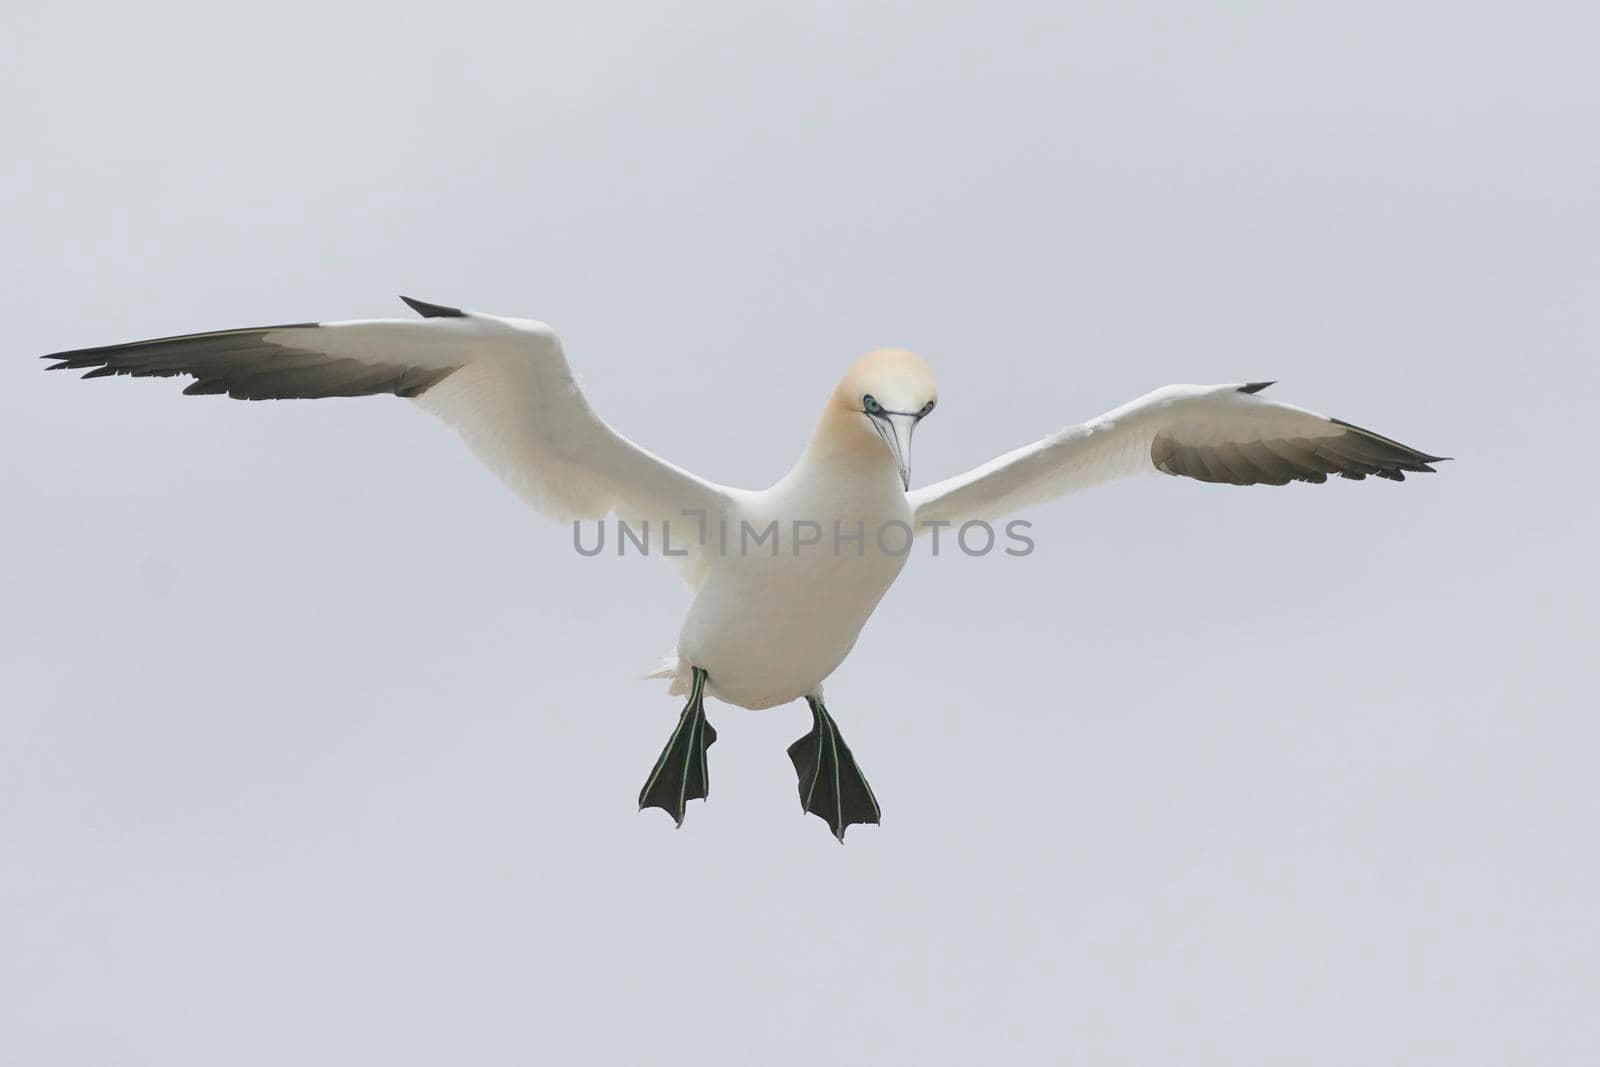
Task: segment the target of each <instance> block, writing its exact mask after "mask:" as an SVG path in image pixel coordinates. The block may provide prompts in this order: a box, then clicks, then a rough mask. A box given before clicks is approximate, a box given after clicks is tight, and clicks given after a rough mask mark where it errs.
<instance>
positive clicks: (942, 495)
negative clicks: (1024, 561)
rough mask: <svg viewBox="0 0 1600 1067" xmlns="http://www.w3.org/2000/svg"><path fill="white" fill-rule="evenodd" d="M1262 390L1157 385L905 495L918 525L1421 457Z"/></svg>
mask: <svg viewBox="0 0 1600 1067" xmlns="http://www.w3.org/2000/svg"><path fill="white" fill-rule="evenodd" d="M1271 384H1272V383H1271V382H1254V383H1250V384H1246V385H1169V386H1167V387H1165V388H1163V389H1157V390H1156V391H1155V392H1153V393H1147V394H1146V395H1144V396H1142V397H1140V398H1139V399H1137V400H1135V401H1133V402H1131V403H1128V404H1124V405H1123V406H1122V407H1119V408H1117V409H1115V410H1114V411H1108V412H1106V413H1105V414H1104V415H1101V416H1100V417H1099V418H1097V419H1093V420H1091V421H1089V422H1086V423H1083V424H1082V425H1079V426H1071V427H1068V428H1067V429H1065V430H1062V431H1061V432H1059V433H1056V434H1053V435H1051V436H1050V437H1046V438H1045V439H1044V440H1042V441H1036V442H1035V443H1033V444H1031V445H1027V446H1025V447H1023V448H1019V449H1017V450H1016V451H1014V452H1008V453H1006V454H1005V455H1003V456H1001V457H1000V458H998V459H995V460H993V461H991V462H989V463H985V464H984V465H983V466H981V467H977V468H975V469H973V470H970V471H968V472H966V473H965V474H959V475H956V476H955V477H954V478H947V479H945V480H944V481H942V482H937V483H935V484H933V485H930V486H928V487H927V488H924V489H918V490H916V491H914V492H913V493H911V496H910V499H911V506H912V508H913V510H914V512H915V514H916V520H917V524H918V528H919V529H926V528H927V527H926V526H924V525H923V524H925V523H931V522H965V521H968V520H972V519H995V518H999V517H1001V516H1004V515H1006V514H1009V513H1011V512H1013V511H1016V510H1017V509H1019V508H1024V507H1027V506H1028V505H1030V504H1037V503H1041V502H1042V501H1045V500H1053V499H1055V498H1056V497H1061V496H1066V495H1067V494H1069V493H1075V492H1077V491H1078V490H1080V489H1086V488H1088V487H1090V486H1092V485H1099V484H1101V483H1103V482H1109V481H1112V480H1114V479H1117V478H1123V477H1127V476H1128V475H1132V474H1138V473H1140V472H1143V471H1161V472H1163V473H1165V474H1173V475H1182V476H1184V477H1186V478H1195V479H1198V480H1199V481H1202V482H1228V483H1230V484H1232V485H1285V484H1287V483H1289V482H1291V481H1300V482H1325V481H1327V480H1328V475H1330V474H1337V475H1339V476H1340V477H1343V478H1352V479H1360V478H1365V477H1366V476H1367V475H1369V474H1374V475H1377V476H1378V477H1380V478H1388V479H1390V480H1392V481H1397V482H1398V481H1402V480H1404V478H1405V473H1404V472H1406V471H1421V472H1426V473H1430V474H1431V473H1433V467H1431V466H1430V464H1432V463H1438V462H1440V461H1442V460H1443V459H1444V458H1445V457H1442V456H1430V455H1426V454H1424V453H1422V452H1419V451H1417V450H1416V449H1414V448H1409V447H1407V446H1405V445H1402V444H1400V443H1399V442H1398V441H1393V440H1391V439H1389V438H1387V437H1383V436H1381V435H1379V434H1375V433H1373V432H1372V431H1371V430H1363V429H1362V428H1361V427H1359V426H1352V425H1351V424H1350V423H1348V422H1341V421H1340V420H1338V419H1330V418H1328V417H1327V416H1326V415H1318V414H1317V413H1316V412H1313V411H1307V410H1305V409H1304V408H1297V407H1293V406H1291V405H1289V404H1279V403H1275V402H1273V401H1270V400H1265V399H1263V398H1262V397H1260V396H1257V395H1256V394H1257V393H1259V392H1260V391H1261V390H1263V389H1265V388H1266V387H1267V386H1268V385H1271Z"/></svg>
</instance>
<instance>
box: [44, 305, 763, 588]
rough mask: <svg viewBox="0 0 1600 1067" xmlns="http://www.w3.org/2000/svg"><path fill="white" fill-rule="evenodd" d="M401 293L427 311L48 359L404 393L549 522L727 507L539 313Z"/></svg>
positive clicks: (98, 369)
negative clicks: (522, 315) (578, 363)
mask: <svg viewBox="0 0 1600 1067" xmlns="http://www.w3.org/2000/svg"><path fill="white" fill-rule="evenodd" d="M407 303H409V304H410V305H411V306H412V307H413V308H414V309H415V310H417V311H418V312H419V313H421V314H422V315H423V316H425V317H424V318H423V319H422V320H421V321H416V320H411V319H370V320H360V321H351V322H326V323H300V324H296V325H290V326H267V327H259V328H254V329H243V330H223V331H220V332H216V333H201V334H189V335H186V336H182V337H163V338H159V339H157V340H153V341H139V342H135V343H133V344H124V345H112V346H109V347H105V348H86V349H81V350H78V351H73V352H58V353H56V354H54V355H52V356H46V357H45V358H46V359H50V360H54V361H55V362H54V363H53V364H52V367H51V369H53V370H54V369H77V370H87V371H88V373H87V374H85V375H84V377H85V378H98V377H103V376H107V375H114V374H130V375H134V376H136V377H142V376H161V377H169V376H174V375H189V376H192V377H193V378H194V379H195V381H194V382H193V383H191V384H190V385H189V386H188V388H186V389H185V390H184V392H185V393H191V394H192V393H226V394H227V395H228V396H232V397H237V398H240V399H245V400H268V399H291V398H318V397H338V396H367V395H372V394H378V393H392V394H395V395H397V396H402V397H409V398H412V399H414V400H415V401H416V402H417V403H418V404H420V405H421V406H422V407H423V408H425V409H427V410H428V411H431V412H432V413H434V414H435V415H438V416H439V417H440V418H442V419H444V421H446V422H447V423H449V424H450V425H451V426H453V427H454V428H455V429H456V430H457V432H459V433H460V434H461V436H462V437H463V438H464V439H465V440H466V442H467V444H468V445H470V446H471V447H472V449H473V450H474V451H475V452H476V453H477V454H478V456H479V458H481V459H482V460H483V461H484V462H485V463H486V464H488V466H489V467H490V468H491V469H492V470H494V471H495V473H497V474H498V475H499V476H500V477H501V478H502V479H503V480H504V481H505V482H506V483H507V484H508V485H510V486H511V488H513V489H515V490H516V491H517V492H518V493H519V494H521V495H522V496H523V497H524V498H525V499H526V500H527V501H528V502H529V503H530V504H532V505H533V506H534V507H535V508H536V509H538V510H539V511H541V512H543V513H544V514H546V515H549V516H550V517H552V518H555V519H559V520H570V519H580V518H582V519H595V518H600V517H602V516H605V515H607V514H616V515H618V516H621V517H623V518H626V519H628V520H630V521H635V522H638V521H642V520H646V519H649V520H652V522H651V527H652V528H653V529H657V530H659V529H660V526H659V523H660V521H661V520H670V521H672V522H673V523H674V524H675V525H677V526H680V528H685V529H695V528H697V523H696V522H695V521H694V520H693V519H686V518H685V517H684V516H683V512H684V511H686V510H687V511H692V512H702V513H707V514H710V515H712V516H715V515H716V514H718V513H719V512H721V511H722V510H724V509H725V507H726V506H727V505H728V504H729V502H730V500H731V498H732V494H734V493H735V492H736V490H731V489H728V488H726V487H724V486H720V485H716V484H714V483H712V482H708V481H706V480H704V479H702V478H699V477H697V476H695V475H693V474H691V473H689V472H688V471H686V470H683V469H682V468H680V467H677V466H674V465H673V464H671V463H668V462H666V461H665V460H663V459H660V458H659V457H657V456H655V455H653V454H652V453H650V452H647V451H646V450H645V449H643V448H640V447H639V446H638V445H636V444H634V443H633V442H632V441H629V440H628V439H627V438H626V437H623V436H622V435H621V434H619V433H617V432H616V431H615V430H613V429H612V428H611V427H610V426H608V425H607V424H606V423H605V421H604V420H602V419H601V418H600V417H599V416H598V415H597V414H595V412H594V410H593V409H592V408H590V406H589V402H588V400H587V399H585V397H584V395H583V392H582V391H581V390H580V389H579V387H578V383H577V381H576V379H575V378H574V377H573V374H572V369H571V367H570V366H568V364H567V359H566V355H565V354H564V353H563V352H562V349H561V342H560V340H559V339H558V338H557V337H556V335H555V333H554V332H553V331H551V329H550V328H549V327H547V326H545V325H544V324H543V323H537V322H530V321H526V320H520V319H502V318H497V317H495V316H492V315H481V314H477V313H469V312H463V311H460V310H458V309H455V308H445V307H440V306H438V305H434V304H425V303H422V302H421V301H412V300H409V299H408V300H407ZM673 537H674V541H675V542H676V541H678V539H679V535H678V534H677V532H676V531H674V535H673ZM692 580H693V577H692V576H691V581H692Z"/></svg>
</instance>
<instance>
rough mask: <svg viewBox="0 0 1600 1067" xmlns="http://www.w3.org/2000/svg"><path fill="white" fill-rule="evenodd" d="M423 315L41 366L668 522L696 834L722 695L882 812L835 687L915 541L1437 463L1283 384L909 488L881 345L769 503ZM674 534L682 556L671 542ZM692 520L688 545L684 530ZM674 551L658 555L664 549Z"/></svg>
mask: <svg viewBox="0 0 1600 1067" xmlns="http://www.w3.org/2000/svg"><path fill="white" fill-rule="evenodd" d="M402 299H404V300H405V301H406V303H407V304H409V305H410V306H411V308H412V309H413V310H415V311H417V312H418V313H419V314H420V315H422V316H423V318H422V320H421V321H416V320H411V319H404V320H401V319H374V320H361V321H349V322H327V323H302V324H297V325H290V326H267V327H258V328H253V329H240V330H224V331H221V332H216V333H200V334H190V335H186V336H181V337H165V338H160V339H157V340H153V341H139V342H135V343H132V344H123V345H112V346H109V347H105V348H88V349H81V350H78V351H72V352H59V353H56V354H55V355H53V356H47V357H45V358H47V359H51V360H54V361H55V362H54V363H53V365H52V367H51V368H50V369H52V370H54V369H59V368H73V369H87V370H88V373H86V374H85V375H84V377H86V378H96V377H102V376H106V375H115V374H131V375H134V376H140V377H142V376H150V375H157V376H171V375H189V376H192V377H193V378H194V379H195V381H194V382H193V384H191V385H189V387H188V388H186V389H185V390H184V392H185V393H226V394H227V395H229V396H233V397H238V398H241V399H246V400H266V399H288V398H313V397H330V396H364V395H369V394H377V393H393V394H396V395H398V396H403V397H409V398H412V399H414V400H415V401H416V402H417V403H418V404H420V405H421V406H422V407H423V408H425V409H426V410H428V411H430V412H432V413H434V414H435V415H437V416H439V417H440V418H442V419H444V420H445V421H446V422H447V423H449V424H450V425H451V426H453V427H454V428H455V429H456V430H457V431H458V432H459V433H460V434H461V436H462V437H463V438H464V439H465V440H466V442H467V444H468V445H469V446H471V447H472V448H473V450H474V451H476V452H477V454H478V455H479V457H480V458H482V460H483V461H484V462H485V463H487V464H488V465H489V466H490V467H491V468H492V469H493V470H494V471H495V472H496V473H498V474H499V475H500V477H501V478H502V479H504V480H505V482H506V483H507V484H508V485H510V486H511V487H512V488H513V489H515V490H516V491H517V492H518V493H520V494H521V495H522V496H523V497H524V498H525V499H526V500H527V501H528V503H530V504H531V505H533V507H535V508H536V509H538V510H539V511H541V512H543V513H545V514H547V515H549V516H551V517H553V518H556V519H560V520H563V521H573V520H578V519H601V518H604V517H605V516H607V515H614V516H617V517H618V519H619V520H624V521H626V522H627V523H628V524H629V526H630V528H632V529H634V530H646V531H647V530H648V529H649V528H654V529H656V530H658V531H661V532H662V533H663V534H664V535H666V537H667V541H668V544H667V545H666V548H667V549H668V550H669V551H671V552H673V553H678V552H684V553H686V555H685V556H684V559H683V562H684V564H685V567H684V571H685V574H686V576H687V577H688V580H689V583H690V585H691V587H692V588H693V590H694V600H693V602H692V603H691V604H690V606H689V613H688V616H687V617H686V618H685V619H684V622H683V627H682V629H681V631H680V632H679V634H678V641H677V646H676V648H675V650H674V653H673V654H672V655H671V656H669V657H668V661H667V663H666V665H665V666H664V667H663V668H662V669H661V670H659V671H657V672H656V673H655V674H654V675H652V676H653V677H668V678H670V679H671V680H672V692H674V693H680V694H684V695H686V696H687V697H688V702H687V704H686V705H685V707H684V709H683V711H682V713H681V714H680V716H679V718H678V723H677V726H676V728H675V729H674V730H673V732H672V736H671V737H670V738H669V740H668V741H667V744H666V747H665V748H664V749H663V750H662V752H661V755H660V756H659V757H658V758H657V760H656V763H655V765H654V767H653V768H652V769H651V772H650V775H649V777H648V779H647V780H646V782H645V785H644V788H643V789H642V790H641V791H640V794H639V807H640V808H641V810H642V809H644V808H647V807H659V808H662V809H664V810H665V811H667V812H668V813H669V814H670V815H671V816H672V817H673V819H674V820H675V821H676V822H677V823H678V825H680V826H681V825H682V823H683V816H684V807H685V805H686V803H687V801H689V800H691V799H703V798H705V796H706V795H707V791H708V786H709V778H708V774H707V767H706V748H707V747H708V746H709V745H710V744H711V743H712V742H713V741H714V740H715V739H716V732H715V731H714V730H713V729H712V727H711V724H710V723H708V722H707V721H706V718H705V706H704V700H705V697H706V696H707V695H708V694H709V695H711V696H714V697H716V698H718V699H720V700H722V701H724V702H726V703H729V704H734V705H737V706H739V707H742V708H749V709H762V708H770V707H774V706H776V705H779V704H784V703H787V702H789V701H792V700H798V699H801V698H804V699H805V700H806V701H807V702H808V704H809V705H810V707H811V714H812V728H811V731H810V732H809V733H807V734H806V736H804V737H802V738H801V739H800V740H798V741H796V742H795V743H794V744H793V745H791V746H790V747H789V756H790V758H791V759H792V760H793V762H794V765H795V771H796V773H797V775H798V777H799V792H800V800H801V806H802V808H803V810H805V811H807V812H810V813H813V814H816V815H818V816H820V817H822V818H823V819H824V820H826V822H827V823H828V826H829V828H830V829H831V830H832V831H833V833H834V835H835V836H836V837H837V838H838V839H839V840H840V841H843V840H844V834H845V830H846V828H847V827H849V826H850V825H852V824H856V823H876V822H878V820H879V814H880V813H879V808H878V802H877V800H876V798H875V797H874V796H873V794H872V789H871V787H870V786H868V785H867V781H866V778H865V777H864V776H863V775H862V773H861V770H860V768H859V766H858V765H857V763H856V760H855V758H854V756H853V755H852V753H851V751H850V749H849V747H848V746H847V745H846V744H845V742H844V738H843V737H842V736H841V735H840V733H839V729H838V726H837V725H836V724H835V722H834V720H833V717H832V715H830V714H829V712H828V709H827V707H826V706H825V705H824V703H823V698H822V686H823V682H824V680H825V679H827V677H828V676H829V675H830V674H832V673H833V671H834V669H835V668H837V667H838V666H839V664H840V663H842V662H843V661H844V658H845V657H846V656H847V655H849V653H850V650H851V648H852V647H853V646H854V645H855V642H856V638H857V637H858V636H859V634H860V633H861V628H862V627H863V626H864V625H865V624H866V621H867V619H868V618H869V617H870V616H871V615H872V612H873V609H874V608H875V607H877V604H878V601H879V600H880V599H881V598H882V597H883V595H884V593H885V592H887V591H888V589H889V586H890V585H891V584H893V582H894V580H895V578H896V577H898V576H899V574H900V570H901V568H902V567H903V566H904V564H905V560H906V556H907V552H908V550H909V547H910V540H911V537H912V534H913V533H923V532H926V531H927V530H929V529H934V528H936V527H941V526H943V525H944V524H961V523H965V522H969V521H972V520H989V519H995V518H998V517H1001V516H1004V515H1007V514H1009V513H1011V512H1013V511H1016V510H1017V509H1020V508H1024V507H1027V506H1029V505H1033V504H1038V503H1041V502H1043V501H1046V500H1051V499H1054V498H1056V497H1060V496H1065V495H1067V494H1068V493H1073V492H1076V491H1077V490H1079V489H1083V488H1085V487H1087V486H1091V485H1095V484H1098V483H1101V482H1106V481H1110V480H1112V479H1115V478H1121V477H1124V476H1127V475H1132V474H1135V473H1139V472H1141V471H1152V470H1154V471H1162V472H1165V473H1167V474H1171V475H1182V476H1185V477H1189V478H1195V479H1198V480H1200V481H1206V482H1230V483H1232V484H1235V485H1256V484H1269V485H1283V484H1285V483H1287V482H1290V481H1304V482H1323V481H1326V480H1327V476H1328V475H1329V474H1338V475H1340V476H1342V477H1345V478H1353V479H1359V478H1364V477H1365V476H1367V475H1369V474H1374V475H1377V476H1378V477H1380V478H1389V479H1392V480H1394V481H1401V480H1403V479H1404V474H1403V473H1402V472H1405V471H1426V472H1432V470H1433V468H1432V467H1431V466H1429V464H1432V463H1435V462H1438V461H1439V460H1441V459H1442V458H1443V457H1438V456H1430V455H1426V454H1424V453H1422V452H1418V451H1417V450H1415V449H1412V448H1408V447H1406V446H1405V445H1402V444H1399V443H1398V442H1395V441H1393V440H1390V439H1389V438H1387V437H1381V436H1379V435H1378V434H1375V433H1372V432H1371V431H1368V430H1363V429H1361V428H1359V427H1356V426H1352V425H1350V424H1349V423H1346V422H1341V421H1339V420H1338V419H1330V418H1327V417H1326V416H1323V415H1318V414H1316V413H1314V412H1311V411H1307V410H1305V409H1303V408H1297V407H1291V406H1289V405H1288V404H1279V403H1274V402H1272V401H1270V400H1266V399H1263V398H1262V397H1260V396H1258V395H1257V394H1258V393H1259V392H1260V391H1261V390H1262V389H1264V388H1265V387H1266V386H1267V385H1269V384H1271V383H1269V382H1253V383H1230V384H1225V385H1205V386H1197V385H1173V386H1167V387H1165V388H1162V389H1157V390H1156V391H1154V392H1152V393H1148V394H1146V395H1144V396H1142V397H1140V398H1138V399H1137V400H1134V401H1131V402H1129V403H1127V404H1124V405H1123V406H1121V407H1119V408H1116V409H1115V410H1112V411H1109V412H1107V413H1105V414H1104V415H1101V416H1099V417H1098V418H1095V419H1091V420H1090V421H1088V422H1085V423H1082V424H1080V425H1077V426H1071V427H1068V428H1066V429H1064V430H1061V431H1059V432H1058V433H1055V434H1052V435H1050V436H1049V437H1046V438H1044V439H1042V440H1040V441H1037V442H1035V443H1033V444H1031V445H1027V446H1025V447H1023V448H1019V449H1017V450H1016V451H1014V452H1010V453H1007V454H1006V455H1003V456H1001V457H999V458H998V459H995V460H991V461H990V462H988V463H986V464H984V465H983V466H981V467H977V468H975V469H973V470H971V471H968V472H967V473H965V474H961V475H957V476H956V477H954V478H949V479H946V480H945V481H942V482H938V483H935V484H933V485H930V486H927V487H925V488H922V489H917V490H914V491H913V490H911V489H910V485H911V480H910V479H911V473H910V472H911V438H912V433H913V431H914V430H915V429H916V427H917V426H918V424H919V423H920V422H921V421H922V419H924V418H925V417H927V415H928V414H929V413H930V412H931V411H932V410H933V409H934V404H935V401H936V399H937V390H936V387H935V384H934V378H933V374H932V372H930V371H929V369H928V367H927V365H926V364H925V363H923V361H922V360H921V359H919V358H917V357H916V356H914V355H912V354H911V353H909V352H902V351H895V350H883V351H877V352H872V353H869V354H868V355H866V356H863V357H862V358H861V359H860V360H858V361H857V362H856V363H855V364H854V365H853V366H852V367H851V368H850V370H849V371H848V372H847V373H846V374H845V376H844V378H843V380H841V381H840V382H839V384H838V386H837V387H836V388H835V389H834V390H833V393H832V394H831V395H830V396H829V398H828V401H827V404H826V406H825V407H824V408H823V411H822V417H821V419H820V420H819V421H818V423H817V428H816V430H815V431H814V432H813V433H812V435H811V439H810V441H809V442H808V443H807V445H806V447H805V449H804V451H802V452H801V454H800V458H799V460H798V461H797V462H796V463H795V465H794V467H793V468H792V469H791V470H790V471H789V473H788V474H786V475H784V477H783V478H782V479H780V480H779V481H778V482H777V484H775V485H773V486H772V487H771V488H769V489H766V490H762V491H750V490H744V489H735V488H732V487H729V486H724V485H718V484H716V483H714V482H710V481H707V480H706V479H704V478H700V477H698V476H697V475H694V474H691V473H690V472H689V471H686V470H683V469H682V468H680V467H676V466H674V465H672V464H671V463H668V462H667V461H665V460H663V459H660V458H659V457H657V456H655V455H653V454H652V453H650V452H647V451H645V450H644V449H643V448H640V447H639V446H638V445H636V444H634V443H633V442H632V441H630V440H628V439H627V438H625V437H623V436H622V435H621V434H619V433H617V432H616V431H615V430H613V429H612V428H611V427H610V426H608V425H607V424H606V423H605V422H604V421H603V420H602V419H601V418H600V417H599V416H598V415H596V414H595V412H594V411H593V409H591V408H590V407H589V403H588V401H587V400H586V399H585V397H584V395H583V393H582V391H581V390H580V389H579V387H578V383H577V381H576V380H575V379H574V377H573V373H572V369H571V368H570V367H569V366H568V364H567V359H566V356H565V354H564V353H563V351H562V347H561V342H560V340H559V339H558V338H557V337H556V335H555V333H554V332H553V331H552V330H551V329H550V328H549V327H548V326H546V325H544V324H543V323H539V322H533V321H529V320H524V319H510V318H499V317H496V316H492V315H485V314H480V313H476V312H466V311H461V310H459V309H457V308H449V307H442V306H440V305H437V304H427V303H424V302H422V301H418V300H412V299H410V298H405V297H403V298H402ZM673 530H676V537H675V540H676V543H672V542H673V541H674V537H673V536H672V533H671V531H673ZM691 531H692V532H693V533H692V536H691ZM658 543H660V542H658Z"/></svg>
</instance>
